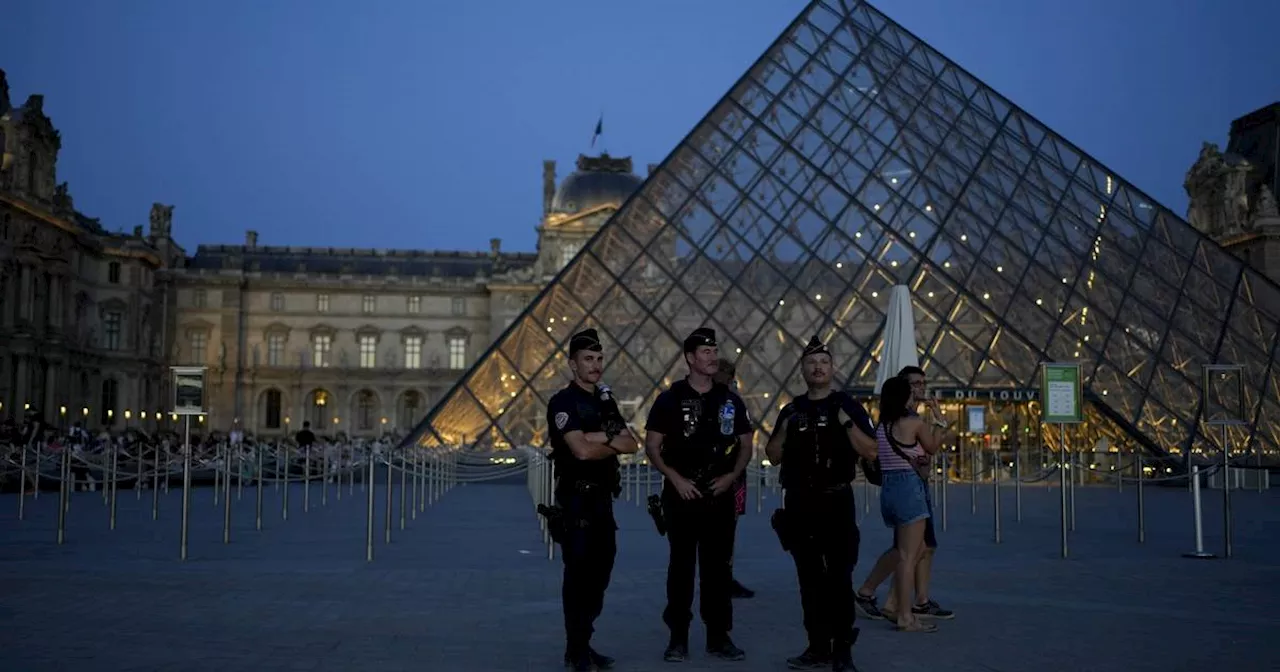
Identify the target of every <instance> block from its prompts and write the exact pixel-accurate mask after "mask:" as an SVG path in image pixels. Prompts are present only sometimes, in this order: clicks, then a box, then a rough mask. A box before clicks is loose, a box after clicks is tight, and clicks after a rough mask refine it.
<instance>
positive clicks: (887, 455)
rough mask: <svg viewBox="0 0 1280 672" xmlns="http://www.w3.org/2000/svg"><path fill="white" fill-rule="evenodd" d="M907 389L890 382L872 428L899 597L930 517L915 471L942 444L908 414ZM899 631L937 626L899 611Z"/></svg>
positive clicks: (905, 591)
mask: <svg viewBox="0 0 1280 672" xmlns="http://www.w3.org/2000/svg"><path fill="white" fill-rule="evenodd" d="M910 402H911V385H910V384H909V383H908V382H907V379H906V378H891V379H889V380H887V381H885V383H884V387H883V388H881V390H880V418H879V424H878V425H877V426H876V458H877V460H878V461H879V463H880V471H881V473H882V474H883V479H884V480H883V485H882V486H881V488H880V515H881V516H882V517H883V518H884V524H885V526H886V527H892V528H894V529H895V530H896V532H897V534H896V537H897V539H898V566H897V568H896V569H895V570H894V575H893V581H894V585H895V587H896V589H897V592H898V595H910V594H911V589H912V582H913V581H914V577H915V568H916V563H917V562H918V561H919V560H920V555H921V554H922V552H923V551H924V526H925V519H926V518H928V517H929V516H930V513H929V503H928V500H927V499H926V497H927V495H928V491H927V487H928V486H927V485H926V484H925V481H924V478H922V477H921V476H920V473H919V471H918V469H919V468H923V467H927V465H928V464H929V458H930V456H931V455H933V454H934V453H936V452H938V447H939V445H940V444H941V441H940V438H941V437H939V436H938V435H937V434H935V433H934V431H933V429H932V428H930V427H929V425H928V423H926V422H924V420H922V419H921V418H920V417H919V416H916V415H915V414H913V413H911V406H910ZM897 616H898V626H897V629H898V630H902V631H906V632H933V631H935V630H937V626H935V625H933V624H930V623H923V622H921V621H920V619H918V618H916V617H915V615H914V614H912V613H911V610H910V609H899V610H898V613H897Z"/></svg>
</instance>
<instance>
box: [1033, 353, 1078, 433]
mask: <svg viewBox="0 0 1280 672" xmlns="http://www.w3.org/2000/svg"><path fill="white" fill-rule="evenodd" d="M1040 372H1041V381H1040V415H1041V419H1042V420H1043V421H1044V422H1046V423H1049V424H1076V423H1080V422H1083V421H1084V393H1083V390H1082V388H1081V385H1080V382H1081V381H1080V365H1079V364H1050V363H1047V362H1046V363H1045V364H1043V365H1041V369H1040Z"/></svg>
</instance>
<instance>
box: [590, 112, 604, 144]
mask: <svg viewBox="0 0 1280 672" xmlns="http://www.w3.org/2000/svg"><path fill="white" fill-rule="evenodd" d="M602 134H604V114H603V113H601V114H600V120H599V121H597V122H596V131H595V133H592V134H591V146H592V147H593V148H594V147H595V146H596V139H597V138H599V137H600V136H601V135H602Z"/></svg>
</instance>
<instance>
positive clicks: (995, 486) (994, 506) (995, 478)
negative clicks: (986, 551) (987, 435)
mask: <svg viewBox="0 0 1280 672" xmlns="http://www.w3.org/2000/svg"><path fill="white" fill-rule="evenodd" d="M991 457H992V459H991V462H992V464H993V466H994V467H995V468H994V469H993V470H992V472H991V492H992V493H993V496H992V502H991V515H992V517H993V520H994V521H995V522H994V526H995V539H996V543H997V544H998V543H1000V467H1001V464H1000V456H999V455H992V456H991Z"/></svg>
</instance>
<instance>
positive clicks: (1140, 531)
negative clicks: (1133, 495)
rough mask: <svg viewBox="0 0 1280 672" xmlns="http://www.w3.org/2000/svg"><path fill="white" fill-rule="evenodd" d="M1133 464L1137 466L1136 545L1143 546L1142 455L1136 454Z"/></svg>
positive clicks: (1144, 522)
mask: <svg viewBox="0 0 1280 672" xmlns="http://www.w3.org/2000/svg"><path fill="white" fill-rule="evenodd" d="M1134 463H1135V464H1137V465H1138V543H1139V544H1144V543H1146V542H1147V503H1146V501H1144V500H1143V497H1142V481H1143V479H1144V478H1145V476H1146V474H1145V473H1144V472H1145V471H1146V469H1145V467H1144V465H1143V464H1142V453H1140V452H1139V453H1137V454H1136V456H1135V459H1134Z"/></svg>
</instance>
